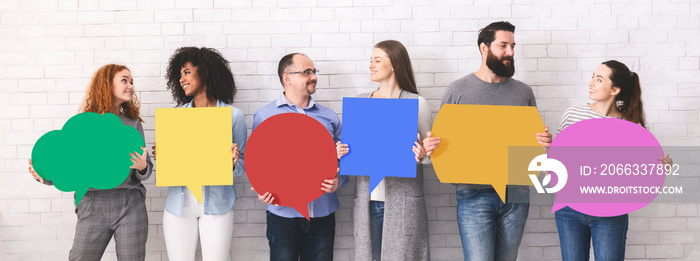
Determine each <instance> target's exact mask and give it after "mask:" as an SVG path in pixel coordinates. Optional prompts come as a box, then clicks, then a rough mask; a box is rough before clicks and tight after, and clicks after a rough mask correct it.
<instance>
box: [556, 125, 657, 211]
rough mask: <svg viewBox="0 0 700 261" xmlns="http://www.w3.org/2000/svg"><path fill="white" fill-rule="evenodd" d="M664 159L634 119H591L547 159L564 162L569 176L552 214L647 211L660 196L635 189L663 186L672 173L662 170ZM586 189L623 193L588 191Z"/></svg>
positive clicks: (572, 129) (559, 140)
mask: <svg viewBox="0 0 700 261" xmlns="http://www.w3.org/2000/svg"><path fill="white" fill-rule="evenodd" d="M663 155H664V152H663V149H662V148H661V146H660V145H659V142H658V141H657V140H656V138H655V137H654V135H652V134H651V132H649V131H648V130H647V129H645V128H644V127H642V126H640V125H637V124H634V123H632V122H629V121H625V120H620V119H615V118H600V119H589V120H583V121H580V122H577V123H574V124H572V125H571V126H568V127H566V128H565V129H564V130H562V131H561V132H560V133H559V135H557V137H556V138H555V139H554V141H553V142H552V145H551V146H550V147H549V151H548V153H547V158H550V159H556V160H558V161H560V162H561V163H563V164H564V165H565V166H566V169H567V172H568V180H567V181H566V185H565V186H564V187H563V189H562V190H560V191H559V192H557V193H556V199H555V202H554V206H553V207H552V213H554V212H555V211H557V210H559V209H561V208H564V207H566V206H569V207H571V208H572V209H574V210H576V211H579V212H581V213H584V214H587V215H591V216H599V217H610V216H619V215H623V214H627V213H629V212H632V211H635V210H638V209H641V208H643V207H645V206H646V205H648V204H649V203H651V202H652V201H653V200H654V198H656V196H657V195H658V193H633V190H639V188H644V187H660V186H663V184H664V181H665V178H666V173H665V171H664V170H663V169H660V168H659V167H660V166H662V165H660V163H659V158H660V157H663ZM635 169H636V170H635ZM558 176H559V175H558V174H557V175H554V176H553V177H552V181H551V183H552V184H558V178H557V177H558ZM582 188H606V190H607V188H618V189H620V190H619V191H618V193H614V191H613V193H612V194H609V193H607V191H606V192H605V193H590V192H589V193H582ZM622 192H624V193H622Z"/></svg>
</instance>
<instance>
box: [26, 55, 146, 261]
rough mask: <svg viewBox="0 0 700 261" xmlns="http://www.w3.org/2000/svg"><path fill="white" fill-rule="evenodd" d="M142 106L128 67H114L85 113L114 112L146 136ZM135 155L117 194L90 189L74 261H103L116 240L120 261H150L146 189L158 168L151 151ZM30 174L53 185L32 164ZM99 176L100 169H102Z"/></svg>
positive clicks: (94, 85)
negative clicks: (109, 247) (155, 168)
mask: <svg viewBox="0 0 700 261" xmlns="http://www.w3.org/2000/svg"><path fill="white" fill-rule="evenodd" d="M140 107H141V105H140V104H139V101H138V99H137V98H136V93H135V92H134V80H133V78H132V76H131V71H129V69H128V68H126V66H123V65H117V64H108V65H105V66H102V67H101V68H100V69H98V70H97V72H95V75H94V76H93V77H92V81H91V82H90V86H89V87H88V90H87V94H85V99H84V101H83V105H82V106H81V109H80V112H96V113H99V114H103V113H114V114H116V115H117V116H119V119H121V120H122V123H123V124H124V125H129V126H131V127H134V128H135V129H136V130H138V131H139V133H141V136H143V126H142V125H141V122H143V120H142V119H141V117H140V116H139V109H140ZM142 149H143V153H142V154H139V153H138V152H136V151H134V152H133V153H131V157H132V159H131V162H133V163H134V165H132V166H131V170H130V173H129V176H128V177H127V179H126V180H124V182H123V183H122V184H121V185H119V186H117V187H116V188H113V189H107V190H96V189H92V188H91V189H89V190H88V191H87V193H85V196H84V197H83V198H82V200H80V202H79V203H78V205H77V206H76V210H75V212H76V214H77V215H78V223H77V224H76V227H75V238H74V240H73V247H72V248H71V250H70V254H69V259H70V260H100V259H101V258H102V255H103V254H104V251H105V248H106V247H107V244H109V241H110V240H111V239H112V236H114V239H115V240H114V241H115V243H116V251H117V259H119V260H144V259H145V257H146V238H147V236H148V215H147V214H146V204H145V198H146V188H145V187H144V186H143V184H141V181H142V180H145V179H148V177H149V176H151V170H152V169H153V163H151V160H150V158H149V157H148V155H147V154H148V153H147V152H146V149H145V148H143V147H142ZM29 172H30V173H31V174H32V176H34V179H36V180H37V181H39V182H41V183H43V184H46V185H52V184H53V183H52V182H51V181H50V180H44V179H42V178H41V177H39V175H37V173H36V172H35V171H34V168H33V167H32V161H31V159H30V160H29ZM96 172H99V170H96Z"/></svg>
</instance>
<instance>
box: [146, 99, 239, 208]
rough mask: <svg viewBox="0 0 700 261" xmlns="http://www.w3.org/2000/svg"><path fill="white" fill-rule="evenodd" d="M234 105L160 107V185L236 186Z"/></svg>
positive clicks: (194, 188)
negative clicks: (232, 158)
mask: <svg viewBox="0 0 700 261" xmlns="http://www.w3.org/2000/svg"><path fill="white" fill-rule="evenodd" d="M231 120H232V119H231V107H208V108H163V109H156V144H158V175H157V177H156V186H159V187H161V186H187V188H188V189H189V190H190V191H191V192H192V194H193V195H194V196H195V198H197V200H199V202H200V203H202V186H215V185H233V161H232V160H231V156H232V154H231V153H232V152H231V150H230V148H231V143H232V140H233V136H232V135H231V125H232V123H231Z"/></svg>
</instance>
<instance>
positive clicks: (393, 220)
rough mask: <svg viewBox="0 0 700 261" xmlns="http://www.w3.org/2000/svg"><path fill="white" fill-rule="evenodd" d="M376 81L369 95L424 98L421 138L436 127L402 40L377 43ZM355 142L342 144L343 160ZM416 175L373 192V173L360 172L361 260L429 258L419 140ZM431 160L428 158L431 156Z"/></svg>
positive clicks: (373, 74) (373, 63)
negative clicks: (370, 185) (371, 187)
mask: <svg viewBox="0 0 700 261" xmlns="http://www.w3.org/2000/svg"><path fill="white" fill-rule="evenodd" d="M369 70H370V74H371V76H370V79H371V80H372V81H373V82H377V83H379V88H378V89H377V90H376V91H374V92H372V93H365V94H360V95H359V96H358V97H363V98H394V99H396V98H398V99H418V107H419V108H418V130H417V131H418V137H417V138H418V140H419V141H420V140H422V138H421V137H423V138H425V137H426V133H427V132H428V131H429V130H430V127H431V126H432V120H431V117H430V105H428V102H427V101H426V100H425V98H423V97H421V96H419V95H418V89H417V88H416V81H415V78H414V75H413V67H412V66H411V59H410V57H409V56H408V51H406V47H404V45H403V44H401V43H400V42H398V41H394V40H386V41H382V42H379V43H377V44H376V45H375V46H374V49H373V50H372V57H370V65H369ZM348 145H349V144H340V142H338V146H337V150H338V158H340V157H342V156H343V155H345V154H346V153H348V152H349V150H348ZM413 152H414V153H415V155H416V162H417V163H418V166H416V177H415V178H400V177H385V178H384V179H383V180H382V181H381V182H380V183H379V185H377V187H376V188H375V189H374V190H373V191H372V193H371V194H370V191H369V177H366V176H358V177H357V186H356V190H355V207H354V227H355V259H356V260H377V261H379V260H381V259H384V260H429V259H430V247H429V244H428V214H427V210H426V208H425V198H424V197H423V164H422V162H423V161H424V158H425V150H424V149H423V147H422V146H421V144H420V143H419V142H416V143H415V146H414V147H413ZM426 160H427V159H426Z"/></svg>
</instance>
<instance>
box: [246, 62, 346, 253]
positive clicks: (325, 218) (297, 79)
mask: <svg viewBox="0 0 700 261" xmlns="http://www.w3.org/2000/svg"><path fill="white" fill-rule="evenodd" d="M317 72H318V70H317V69H316V67H315V66H314V63H313V61H311V59H310V58H309V57H307V56H306V55H304V54H301V53H291V54H288V55H285V56H284V57H282V59H281V60H280V62H279V66H278V68H277V74H278V76H279V78H280V83H282V86H283V87H284V92H283V93H282V94H281V95H280V97H279V98H277V100H274V101H272V102H270V103H269V104H267V105H265V106H264V107H262V108H260V109H259V110H257V111H255V115H254V116H253V130H255V128H256V127H257V126H258V125H259V124H260V123H262V122H263V121H264V120H265V119H267V118H269V117H272V116H274V115H277V114H281V113H290V112H293V113H303V114H306V115H308V116H310V117H311V118H314V119H316V120H317V121H319V122H320V123H321V124H323V126H325V127H326V129H328V132H330V133H331V135H332V136H333V139H334V140H335V142H338V141H340V128H341V125H340V120H339V119H338V115H336V113H335V112H334V111H333V110H331V109H329V108H326V107H323V106H321V105H320V104H318V103H316V102H315V101H314V100H313V99H312V98H311V94H313V93H314V92H316V82H317V78H316V73H317ZM290 127H292V126H290ZM346 183H348V177H347V176H340V177H339V176H336V177H335V179H333V180H326V181H325V182H324V183H323V184H321V188H320V189H321V190H323V191H325V192H326V193H325V194H323V196H321V197H320V198H318V199H316V200H314V201H312V202H310V203H309V215H310V217H311V220H307V219H306V218H304V217H303V216H302V215H301V214H300V213H299V212H298V211H296V210H295V209H293V208H290V207H283V206H277V205H275V204H273V201H274V197H272V194H271V193H269V192H266V193H265V194H263V195H260V194H258V199H259V200H260V201H261V202H263V203H265V204H267V240H268V242H269V245H270V260H290V261H291V260H294V261H296V260H300V257H301V260H333V242H334V238H335V214H334V213H335V210H336V209H338V206H339V203H338V197H337V196H336V195H335V191H336V190H337V189H338V187H341V186H343V185H345V184H346Z"/></svg>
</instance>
